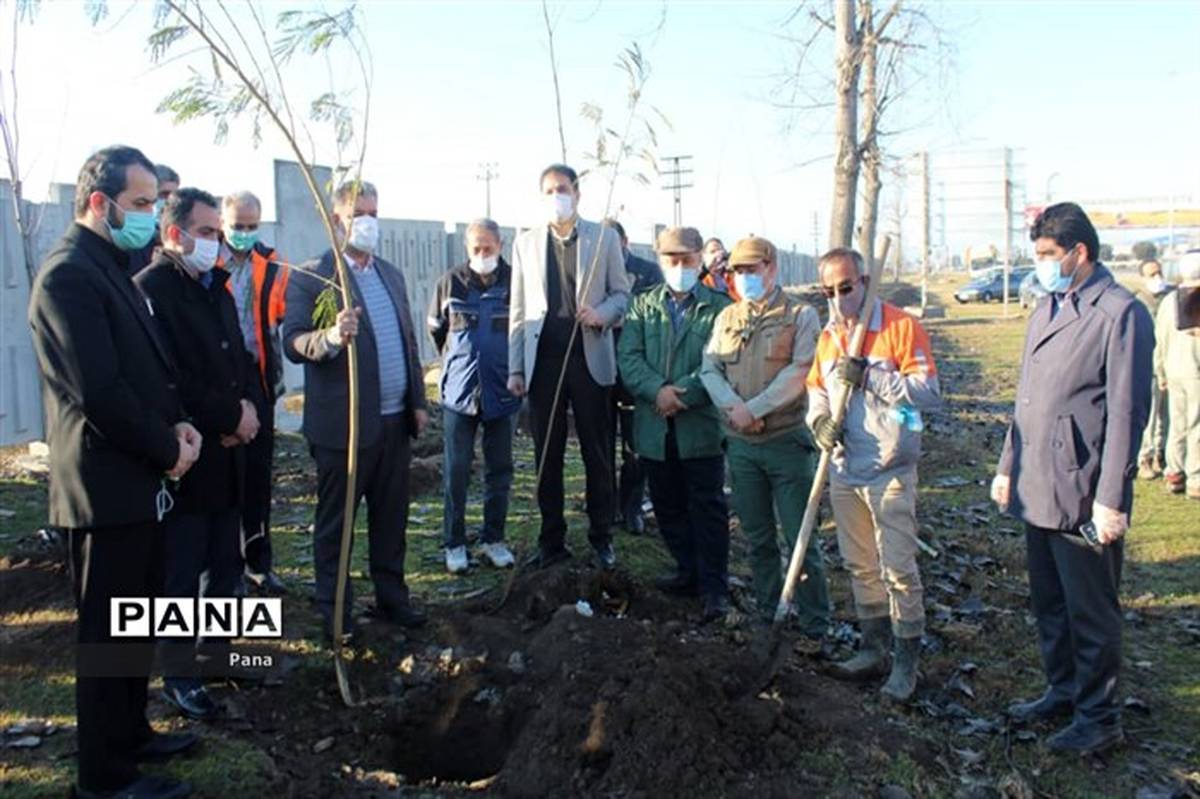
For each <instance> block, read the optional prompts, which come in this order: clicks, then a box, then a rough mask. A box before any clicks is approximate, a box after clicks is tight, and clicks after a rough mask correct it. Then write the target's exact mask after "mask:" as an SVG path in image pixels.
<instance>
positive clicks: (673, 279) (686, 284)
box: [663, 266, 700, 294]
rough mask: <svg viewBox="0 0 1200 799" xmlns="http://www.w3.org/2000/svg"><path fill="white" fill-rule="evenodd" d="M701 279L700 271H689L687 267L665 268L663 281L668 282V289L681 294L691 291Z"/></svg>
mask: <svg viewBox="0 0 1200 799" xmlns="http://www.w3.org/2000/svg"><path fill="white" fill-rule="evenodd" d="M699 277H700V270H698V269H689V268H688V267H686V266H667V267H663V280H664V281H665V282H666V284H667V288H669V289H671V291H677V292H679V293H680V294H682V293H684V292H685V291H691V290H692V287H694V286H695V285H696V279H697V278H699Z"/></svg>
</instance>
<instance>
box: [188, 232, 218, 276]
mask: <svg viewBox="0 0 1200 799" xmlns="http://www.w3.org/2000/svg"><path fill="white" fill-rule="evenodd" d="M184 235H185V236H187V237H188V238H189V239H191V240H192V241H193V242H195V245H196V246H195V247H194V248H193V249H192V251H191V252H189V253H187V254H185V255H183V256H181V258H182V260H183V265H184V266H186V267H187V268H188V269H192V270H195V271H196V272H199V273H201V274H204V273H205V272H211V271H212V268H213V267H214V266H216V265H217V255H218V254H219V253H220V252H221V242H219V241H217V240H216V239H199V238H196V237H195V236H193V235H192V234H190V233H188V232H186V231H185V232H184Z"/></svg>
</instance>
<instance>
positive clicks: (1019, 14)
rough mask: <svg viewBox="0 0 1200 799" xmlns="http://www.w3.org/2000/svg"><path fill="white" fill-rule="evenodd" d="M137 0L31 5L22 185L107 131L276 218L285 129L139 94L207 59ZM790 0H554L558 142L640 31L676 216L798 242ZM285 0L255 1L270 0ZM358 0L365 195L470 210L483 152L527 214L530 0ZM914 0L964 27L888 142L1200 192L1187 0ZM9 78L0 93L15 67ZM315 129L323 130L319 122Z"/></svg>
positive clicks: (309, 92) (538, 36)
mask: <svg viewBox="0 0 1200 799" xmlns="http://www.w3.org/2000/svg"><path fill="white" fill-rule="evenodd" d="M152 5H153V4H152V3H150V2H137V3H130V2H128V0H125V2H121V1H120V0H117V1H116V2H112V3H111V10H110V13H109V16H108V18H107V19H106V20H104V21H103V22H101V23H100V24H99V25H98V26H97V27H95V28H93V27H91V26H90V24H89V23H88V21H87V19H86V15H85V13H84V10H83V6H82V3H81V2H76V1H75V0H60V1H59V2H43V3H42V4H41V9H40V11H39V13H38V16H37V18H36V20H35V21H34V22H33V23H32V24H23V25H21V26H20V27H19V28H18V31H17V33H18V36H19V48H18V51H17V60H16V68H17V85H18V88H19V91H20V105H19V108H18V115H17V120H18V123H19V125H20V129H21V133H22V158H21V160H22V164H23V168H24V170H25V171H26V173H27V174H26V177H27V189H26V193H27V195H28V196H29V197H30V198H31V199H37V198H38V197H39V195H40V193H41V192H42V191H43V190H44V189H45V187H46V185H47V183H48V182H49V181H50V180H55V181H62V182H71V181H73V180H74V176H75V173H76V172H77V170H78V168H79V165H80V164H81V163H82V162H83V160H84V159H85V158H86V156H87V155H88V153H89V152H90V151H92V150H94V149H96V148H98V147H101V146H104V145H106V144H111V143H116V142H121V143H128V144H133V145H136V146H138V147H140V148H142V149H143V150H144V151H145V152H146V153H147V155H149V156H150V158H151V159H153V160H155V161H161V162H166V163H168V164H170V165H172V166H173V167H175V168H176V169H177V170H178V171H179V172H180V173H181V174H182V176H183V180H184V183H185V185H186V184H191V185H199V186H201V187H202V188H205V189H208V190H210V191H213V192H215V193H223V192H227V191H231V190H235V189H240V188H249V189H251V190H253V191H255V192H256V193H258V194H260V196H263V197H264V199H265V200H266V203H267V209H268V213H267V215H268V217H270V216H272V213H271V211H270V209H271V208H272V207H273V203H272V198H273V189H272V185H271V184H272V169H271V159H272V158H274V157H287V155H288V154H287V152H286V150H285V149H284V148H283V147H281V146H280V141H279V139H278V138H277V137H274V136H269V137H268V138H267V140H266V141H265V142H264V144H263V146H262V147H261V148H260V149H257V150H255V149H254V148H252V146H251V144H250V138H249V133H248V129H246V128H245V127H240V128H235V129H234V132H233V133H232V134H231V136H230V138H229V141H228V142H227V143H226V144H225V145H224V146H218V145H215V144H214V143H213V140H212V139H213V129H214V128H213V125H212V123H211V122H209V121H205V120H199V121H193V122H190V123H188V124H186V125H183V126H180V127H176V126H173V125H172V124H171V122H170V121H169V120H168V119H167V118H165V117H164V116H162V115H159V114H156V113H155V107H156V106H157V104H158V101H159V100H160V99H161V98H162V97H163V96H164V95H165V94H166V93H167V92H168V91H170V90H171V89H172V88H175V87H176V86H179V85H181V83H182V82H183V81H185V80H186V79H187V76H188V74H189V73H188V69H189V67H191V66H194V67H195V68H197V69H206V68H207V67H206V63H207V62H206V61H205V60H204V59H196V58H190V59H189V58H184V59H181V60H177V61H174V62H172V63H169V64H167V65H165V66H160V67H154V66H152V65H151V64H150V61H149V55H148V52H147V49H146V46H145V40H146V37H147V35H148V34H149V33H150V32H151V31H152ZM230 5H232V6H234V7H237V5H238V4H237V3H236V1H235V2H231V3H230ZM796 5H797V3H768V2H757V3H755V2H738V3H727V2H725V3H723V2H710V3H697V2H668V3H666V4H665V15H666V17H665V23H664V24H663V25H662V27H661V29H659V30H658V32H657V34H656V33H655V31H656V28H658V23H659V20H660V17H661V15H662V14H663V10H664V5H663V4H660V3H657V2H648V1H647V2H616V1H615V0H604V2H587V1H583V0H581V1H580V2H552V3H551V4H550V8H551V13H552V15H553V16H555V17H556V18H557V20H558V23H557V33H556V42H555V45H556V48H557V54H558V60H559V63H560V80H561V83H562V91H563V105H564V109H563V111H564V117H565V121H566V126H567V139H568V149H569V155H568V160H569V161H570V162H571V163H572V164H573V165H575V166H577V167H584V166H586V165H587V164H586V161H585V159H584V158H583V157H582V154H583V153H584V152H585V151H587V150H589V149H591V148H592V146H593V141H594V135H593V133H592V132H591V126H590V123H588V122H586V121H585V120H583V119H582V118H581V117H580V114H579V107H580V105H581V104H582V103H584V102H591V103H595V104H597V105H600V106H601V107H603V108H604V109H605V113H606V121H608V122H609V124H611V125H612V126H613V127H617V126H618V125H617V124H616V123H617V122H618V121H619V120H621V119H622V105H623V103H624V77H623V75H622V73H620V72H619V71H618V70H617V69H616V68H615V67H614V66H613V63H614V61H615V60H616V57H617V55H618V53H619V52H620V51H621V50H622V49H623V48H624V47H626V46H627V45H629V44H630V43H631V42H633V41H637V42H638V43H639V44H640V45H641V47H642V50H643V51H644V53H645V55H646V57H647V60H648V61H649V62H650V64H651V70H652V74H651V77H650V80H649V82H648V84H647V86H646V95H645V101H646V102H647V103H650V104H653V105H655V106H657V107H658V108H660V109H661V110H662V111H663V113H664V114H665V115H666V116H667V117H668V118H669V119H670V120H671V122H672V124H673V131H668V130H666V129H665V128H664V126H662V125H661V123H660V124H658V125H657V128H658V133H659V136H660V139H661V141H660V147H659V150H658V152H659V155H673V154H677V153H684V154H691V155H693V156H694V167H695V169H696V174H695V175H694V183H695V188H693V189H690V190H689V191H688V192H687V193H686V195H685V198H684V221H685V223H688V224H693V225H695V226H697V227H699V228H700V230H701V232H702V233H704V234H705V235H708V234H710V233H715V234H717V235H721V236H723V237H726V238H737V237H739V236H741V235H745V234H746V233H749V232H755V233H757V234H760V235H766V236H768V237H770V238H772V239H774V240H775V241H776V243H777V244H779V245H780V246H782V247H785V248H788V247H791V246H792V245H793V244H796V245H797V246H798V247H799V248H800V249H801V250H802V251H808V250H810V249H811V242H812V230H811V228H812V214H813V212H814V211H816V212H817V213H818V215H819V220H820V227H821V232H820V240H821V243H822V245H823V244H824V241H825V237H826V232H825V225H826V221H827V216H828V208H829V190H830V185H831V183H832V175H831V163H830V161H829V160H828V159H823V160H814V159H821V157H822V156H824V155H827V154H828V153H829V152H830V151H831V150H832V122H831V116H830V113H829V112H828V111H822V110H816V111H810V112H806V113H805V114H803V115H802V116H801V117H800V119H799V121H798V124H797V125H796V127H795V128H794V130H793V131H792V132H791V133H790V134H789V133H785V132H783V128H784V115H783V113H782V112H781V111H779V110H777V109H776V108H774V107H773V106H772V105H771V103H770V102H769V100H770V98H771V97H772V92H773V90H774V89H775V88H776V86H777V80H776V78H775V77H774V76H776V75H777V74H779V73H780V72H781V71H783V70H786V69H788V68H789V65H790V64H791V62H792V60H793V56H792V48H791V47H790V46H789V44H788V43H787V42H786V41H785V39H784V38H783V35H782V34H785V33H787V32H792V33H794V34H795V35H801V34H802V33H804V31H805V29H806V28H805V26H806V24H807V23H805V22H804V17H803V15H801V16H800V17H799V18H798V21H792V22H791V23H790V25H788V26H785V24H784V23H785V21H786V20H787V19H788V18H789V16H791V14H792V10H793V9H794V7H795V6H796ZM818 5H819V4H818ZM298 6H301V4H299V3H293V2H266V3H263V4H262V7H263V8H264V11H265V13H266V15H267V16H268V17H269V18H271V19H273V18H274V17H275V15H276V14H277V13H278V12H279V11H281V10H285V9H287V8H294V7H298ZM326 7H327V8H331V9H336V8H340V7H341V6H340V5H338V4H336V3H333V4H329V5H327V6H326ZM361 7H362V8H363V9H364V13H365V17H366V20H367V23H368V38H369V41H370V45H371V50H372V52H373V56H374V76H375V92H374V96H373V107H372V125H371V130H370V142H369V147H368V154H367V165H366V170H365V176H366V177H367V178H368V179H370V180H372V181H373V182H375V183H376V184H377V185H378V187H379V189H380V206H381V209H380V210H381V213H382V214H384V215H386V216H393V217H404V218H421V219H438V220H465V219H468V218H471V217H474V216H478V215H480V214H482V213H483V204H484V200H483V196H484V192H483V184H482V183H480V182H478V181H477V180H476V174H477V172H478V164H479V162H482V161H494V162H497V163H498V165H499V166H498V170H499V173H500V178H499V180H498V181H497V182H495V183H494V184H493V215H494V216H495V217H496V218H497V220H498V221H499V222H500V223H501V224H506V225H516V224H523V225H524V224H530V223H532V222H534V221H538V219H537V214H538V206H537V204H536V194H535V189H536V177H537V174H538V172H539V171H540V169H541V168H542V167H543V166H545V165H546V164H547V163H549V162H551V161H555V160H558V137H557V133H556V126H555V118H554V95H553V89H552V85H551V76H550V71H549V67H548V62H549V58H548V54H547V49H546V36H545V28H544V25H543V21H542V10H541V9H542V7H541V4H540V2H440V3H431V2H403V3H400V2H391V3H385V2H381V1H380V0H376V1H375V2H364V3H361ZM927 8H928V10H929V12H930V13H931V14H932V15H933V16H935V17H936V18H938V19H939V20H941V22H942V24H943V26H944V27H945V28H946V29H947V30H948V31H949V33H950V35H951V36H952V37H953V38H954V39H955V41H956V42H957V54H956V57H955V62H954V66H953V69H952V70H951V71H950V75H949V77H950V80H949V81H948V82H947V83H946V85H945V86H942V85H941V84H939V83H928V84H926V85H925V87H924V89H923V90H922V91H919V92H917V93H916V94H915V95H914V101H913V102H914V103H915V104H916V105H915V107H910V108H908V109H906V110H901V111H900V112H899V113H902V114H904V116H903V117H899V116H898V117H897V118H896V121H897V123H900V122H903V125H904V126H905V127H908V126H912V127H910V128H909V129H908V130H907V131H906V132H904V133H902V134H900V135H899V136H897V137H895V138H894V139H893V140H892V141H891V142H890V146H891V147H892V148H893V151H894V152H896V153H905V152H912V151H916V150H919V149H922V148H931V149H939V148H946V147H977V146H995V145H1008V146H1013V147H1018V148H1023V150H1022V152H1023V155H1024V162H1025V165H1026V171H1027V175H1028V189H1029V194H1030V198H1031V200H1033V199H1040V196H1041V194H1042V192H1043V190H1044V186H1045V181H1046V179H1047V177H1048V176H1049V175H1051V174H1052V173H1058V174H1057V177H1055V179H1054V195H1055V198H1056V199H1071V198H1093V197H1100V196H1103V197H1114V196H1116V197H1122V196H1125V197H1143V196H1149V195H1167V194H1176V195H1191V197H1192V200H1193V204H1200V153H1198V145H1197V143H1198V142H1200V99H1198V98H1200V46H1198V45H1197V42H1200V3H1197V2H1192V1H1190V0H1179V2H1153V1H1152V0H1137V1H1136V2H1135V1H1134V0H1130V1H1129V2H1067V1H1066V0H1050V1H1048V2H1034V0H1026V1H1018V0H1008V1H1005V2H1000V0H996V2H966V1H965V0H963V1H962V2H943V3H931V4H928V5H927ZM0 9H2V10H3V15H2V19H3V20H4V21H3V23H2V27H3V28H4V30H3V31H2V32H0V64H3V65H5V67H4V68H5V69H7V64H8V61H9V56H10V54H11V52H12V49H11V48H12V29H11V26H10V21H11V19H12V16H11V15H12V10H13V0H0ZM212 10H213V13H217V11H216V9H215V8H213V9H212ZM191 46H192V45H190V44H186V43H185V44H181V45H178V46H177V50H176V52H179V53H183V52H185V51H186V50H187V49H188V48H189V47H191ZM287 74H288V76H289V91H291V92H292V93H293V95H294V98H297V99H299V98H304V99H310V98H311V97H313V96H315V95H316V94H319V93H321V92H323V91H325V90H326V89H327V88H328V85H329V76H330V74H332V75H333V76H334V78H335V85H336V86H337V87H338V88H346V87H349V86H351V85H353V73H352V72H351V67H350V62H349V61H347V60H346V59H340V58H339V59H336V60H334V61H333V63H332V64H331V65H330V66H329V67H328V68H327V67H326V65H325V64H324V63H323V62H321V61H318V62H316V63H315V64H310V65H309V66H308V67H306V68H304V69H301V70H299V71H298V72H290V73H287ZM3 79H4V82H5V86H4V88H5V91H6V92H8V91H9V90H10V88H11V87H10V85H9V76H8V74H7V72H6V73H5V74H4V76H3ZM318 139H319V140H320V141H329V136H328V135H325V134H324V132H323V131H321V133H320V135H319V136H318ZM319 160H321V161H323V162H324V163H331V162H332V161H333V160H334V154H333V151H332V148H331V147H330V146H325V147H322V148H320V152H319ZM806 162H810V163H808V164H807V165H806V166H797V165H798V164H804V163H806ZM5 171H7V168H5ZM605 189H606V185H605V181H603V180H599V179H591V180H588V181H586V182H585V184H584V189H583V190H584V199H583V208H582V211H583V213H584V215H585V216H590V217H592V218H595V217H598V216H599V215H600V214H601V213H602V212H603V210H604V195H605V193H606V192H605ZM615 205H617V206H620V218H621V219H622V220H623V221H624V222H626V226H627V228H629V229H630V232H631V234H632V237H633V238H634V239H635V240H641V241H646V240H648V239H649V228H650V225H651V223H652V222H655V221H659V222H670V220H671V198H670V193H669V192H666V191H663V190H661V189H660V188H658V184H657V183H656V185H655V186H653V187H652V188H642V187H639V186H636V185H635V184H633V183H632V182H631V181H627V180H625V181H621V182H620V183H619V184H618V190H617V201H616V203H615Z"/></svg>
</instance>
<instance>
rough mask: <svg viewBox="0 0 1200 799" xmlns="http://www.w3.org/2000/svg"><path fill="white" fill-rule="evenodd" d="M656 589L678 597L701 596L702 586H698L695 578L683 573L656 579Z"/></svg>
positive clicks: (673, 573)
mask: <svg viewBox="0 0 1200 799" xmlns="http://www.w3.org/2000/svg"><path fill="white" fill-rule="evenodd" d="M654 587H655V588H657V589H658V590H659V591H662V592H664V593H667V594H675V595H676V596H699V595H700V586H699V585H697V583H696V580H695V578H693V577H689V576H688V575H686V574H683V573H681V572H672V573H671V574H664V575H663V576H662V577H656V578H655V579H654Z"/></svg>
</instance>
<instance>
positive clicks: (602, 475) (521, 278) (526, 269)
mask: <svg viewBox="0 0 1200 799" xmlns="http://www.w3.org/2000/svg"><path fill="white" fill-rule="evenodd" d="M539 186H540V188H541V192H542V199H543V202H544V203H545V204H546V217H547V220H548V223H547V224H545V225H538V226H537V227H534V228H533V229H532V230H527V231H525V232H524V233H522V234H521V235H520V236H518V237H517V239H516V241H514V242H513V259H512V297H511V303H510V310H509V321H508V372H509V378H508V390H509V391H511V392H512V393H513V394H515V395H517V396H518V397H519V396H523V395H525V394H526V393H527V392H528V395H529V412H530V427H531V429H532V433H533V442H534V446H535V448H536V450H537V453H536V454H537V458H538V463H539V464H540V465H542V472H541V475H540V479H539V481H538V491H537V495H538V508H539V510H540V511H541V515H542V529H541V535H540V536H539V538H538V553H537V554H536V555H535V556H534V558H533V564H534V565H539V566H548V565H550V564H551V563H554V562H556V561H559V560H563V559H565V558H566V557H568V556H569V554H570V553H569V552H568V551H567V548H566V543H565V539H566V533H567V523H566V519H565V518H564V517H563V454H564V451H565V449H566V443H567V404H568V403H570V406H571V410H572V411H573V413H574V417H575V431H576V434H577V435H578V436H579V448H580V451H581V454H582V455H583V465H584V470H585V472H586V475H587V513H588V519H589V524H590V530H589V532H588V540H589V541H590V542H591V545H592V548H593V549H594V550H595V551H596V558H597V560H598V561H599V563H600V565H601V566H602V567H603V568H606V569H607V568H612V567H613V566H615V565H616V555H615V554H614V553H613V549H612V532H611V530H610V527H611V526H612V521H613V515H614V507H615V498H614V496H613V477H612V458H611V447H612V442H611V438H610V436H611V427H612V421H611V413H610V407H609V406H610V405H611V402H612V400H611V393H612V387H613V384H614V383H615V382H616V379H617V364H616V352H615V350H614V347H613V331H612V329H613V326H614V325H616V324H617V323H618V322H620V320H621V316H622V315H623V314H624V313H625V309H626V307H627V306H628V304H629V278H628V277H627V276H626V273H625V259H624V257H622V255H621V244H620V241H619V239H618V236H617V234H616V232H615V231H613V230H612V229H610V228H608V227H606V226H603V225H597V224H596V223H594V222H587V221H584V220H582V219H580V218H579V216H578V214H577V209H578V207H579V179H578V176H577V175H576V174H575V170H573V169H571V167H569V166H565V165H563V164H553V165H551V166H549V167H546V169H544V170H543V171H542V176H541V180H540V182H539ZM576 327H578V330H576ZM560 375H561V376H562V387H561V391H560V390H559V377H560ZM543 452H544V453H545V457H544V461H543Z"/></svg>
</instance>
